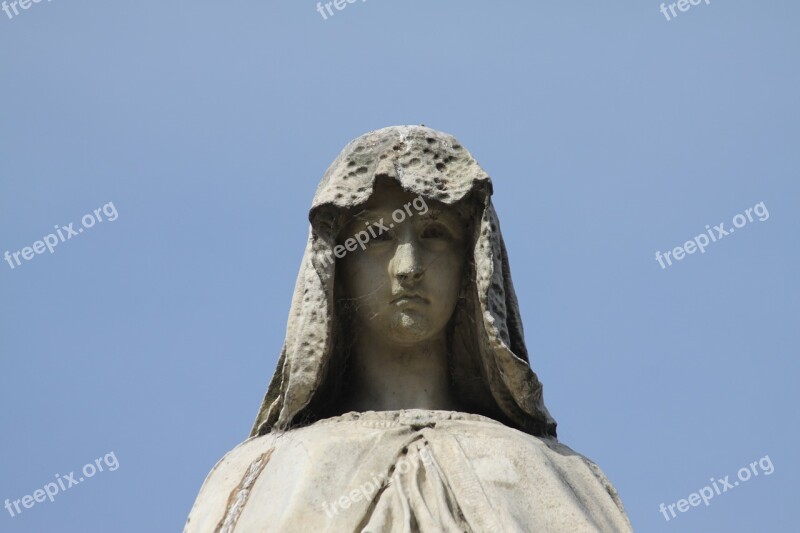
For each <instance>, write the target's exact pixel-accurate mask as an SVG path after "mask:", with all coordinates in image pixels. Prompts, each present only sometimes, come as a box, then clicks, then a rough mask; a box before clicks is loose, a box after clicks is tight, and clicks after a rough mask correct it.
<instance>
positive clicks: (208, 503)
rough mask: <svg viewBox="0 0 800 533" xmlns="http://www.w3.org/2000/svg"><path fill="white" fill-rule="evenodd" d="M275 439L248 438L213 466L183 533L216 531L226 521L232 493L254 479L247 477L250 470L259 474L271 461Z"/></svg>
mask: <svg viewBox="0 0 800 533" xmlns="http://www.w3.org/2000/svg"><path fill="white" fill-rule="evenodd" d="M275 440H276V439H275V436H274V435H264V436H261V437H252V438H249V439H247V440H246V441H244V442H242V443H241V444H239V445H238V446H236V447H235V448H234V449H232V450H231V451H229V452H228V453H226V454H225V455H224V456H223V457H222V459H220V460H219V461H218V462H217V464H216V465H214V468H212V469H211V472H209V473H208V476H206V479H205V481H204V482H203V486H202V488H201V489H200V493H199V494H198V495H197V499H196V500H195V502H194V505H193V506H192V510H191V512H190V513H189V518H188V519H187V520H186V526H185V527H184V533H194V532H201V531H202V532H205V531H215V530H216V527H217V525H218V524H219V522H220V520H221V519H222V518H224V517H223V514H224V513H225V510H226V508H227V507H228V499H229V498H230V497H231V494H233V493H234V492H235V491H236V490H237V489H238V488H239V485H241V484H242V483H246V482H247V479H248V478H249V477H251V476H248V475H247V474H248V471H249V470H258V471H260V468H263V465H264V464H266V462H267V461H268V457H267V456H268V455H269V454H271V453H272V450H273V448H274V446H275ZM254 474H255V475H257V473H255V472H254Z"/></svg>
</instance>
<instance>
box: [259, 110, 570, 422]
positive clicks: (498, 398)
mask: <svg viewBox="0 0 800 533" xmlns="http://www.w3.org/2000/svg"><path fill="white" fill-rule="evenodd" d="M376 179H390V180H394V181H395V182H396V183H398V184H399V185H400V186H401V187H402V188H403V189H405V190H407V191H408V192H410V193H411V194H415V195H418V196H421V197H423V198H424V199H426V200H435V201H438V202H441V203H443V204H446V205H456V204H458V203H459V202H466V201H469V202H473V203H474V205H475V206H476V209H475V211H474V214H473V216H474V219H473V224H472V225H471V227H472V228H473V235H472V237H471V241H470V244H471V248H470V253H471V256H470V257H469V259H470V260H471V261H470V263H471V266H470V268H469V269H467V270H466V271H467V275H469V276H470V279H469V283H468V284H467V285H466V286H465V289H464V293H463V297H462V298H461V299H460V300H459V304H458V306H457V309H456V312H455V313H454V317H453V319H452V322H451V324H452V329H451V331H450V335H449V339H450V347H449V350H450V351H449V366H450V372H451V378H452V387H453V391H454V392H455V394H456V396H457V397H458V399H459V401H460V402H461V403H462V405H464V409H465V410H467V411H468V412H472V413H476V414H481V415H484V416H488V417H490V418H494V419H495V420H498V421H500V422H502V423H504V424H507V425H509V426H512V427H516V428H518V429H520V430H522V431H525V432H527V433H529V434H532V435H535V436H540V437H553V438H555V436H556V422H555V420H553V418H552V417H551V416H550V414H549V413H548V411H547V408H546V407H545V405H544V400H543V398H542V385H541V383H540V382H539V379H538V378H537V376H536V374H535V373H534V372H533V370H532V369H531V366H530V362H529V358H528V352H527V350H526V348H525V339H524V336H523V331H522V321H521V318H520V313H519V306H518V305H517V299H516V294H515V292H514V286H513V284H512V282H511V271H510V267H509V262H508V256H507V254H506V248H505V244H504V242H503V237H502V234H501V233H500V225H499V223H498V219H497V215H496V213H495V211H494V208H493V207H492V202H491V195H492V184H491V180H490V178H489V176H488V175H487V174H486V172H484V171H483V169H482V168H481V167H480V166H479V165H478V164H477V162H476V161H475V159H474V158H473V157H472V155H471V154H470V153H469V152H468V151H467V150H466V149H465V148H464V147H463V146H461V144H460V143H459V142H458V141H457V140H456V139H455V138H454V137H452V136H451V135H448V134H445V133H442V132H439V131H436V130H433V129H430V128H426V127H424V126H393V127H388V128H383V129H380V130H376V131H372V132H370V133H367V134H365V135H362V136H361V137H359V138H357V139H355V140H354V141H352V142H351V143H349V144H348V145H347V146H346V147H345V148H344V150H343V151H342V152H341V154H339V156H338V157H337V158H336V160H335V161H334V162H333V163H332V164H331V166H330V167H329V168H328V170H327V171H326V173H325V175H324V177H323V178H322V181H321V182H320V184H319V187H318V188H317V192H316V195H315V197H314V201H313V204H312V207H311V210H310V212H309V221H310V224H311V225H310V229H309V237H308V243H307V246H306V249H305V254H304V256H303V260H302V264H301V267H300V273H299V275H298V277H297V282H296V285H295V290H294V296H293V298H292V306H291V311H290V314H289V320H288V326H287V331H286V340H285V342H284V346H283V350H282V352H281V356H280V359H279V361H278V367H277V369H276V370H275V374H274V375H273V377H272V380H271V382H270V384H269V388H268V390H267V393H266V396H265V397H264V401H263V403H262V405H261V409H260V411H259V413H258V416H257V418H256V421H255V425H254V426H253V429H252V432H251V436H257V435H263V434H266V433H269V432H271V431H274V430H285V429H289V428H291V427H295V426H299V425H303V424H304V423H306V422H307V421H309V420H313V419H315V418H317V419H318V418H321V417H322V415H321V413H329V414H340V413H337V412H335V403H336V401H337V398H336V394H335V393H333V392H331V391H335V390H336V387H333V386H331V382H332V381H335V380H337V379H340V377H341V375H340V373H339V372H338V371H337V368H338V366H337V365H338V364H339V363H337V361H340V360H341V359H337V358H341V356H342V354H339V353H337V350H341V347H342V345H343V342H342V339H341V338H337V337H338V336H341V335H342V331H343V329H342V327H341V322H340V320H341V317H338V316H337V306H336V301H335V290H334V284H335V279H336V277H335V268H336V262H335V259H334V256H333V249H334V247H335V246H336V237H337V234H338V232H339V230H340V229H341V225H342V222H341V221H342V213H345V212H347V211H348V210H351V209H352V208H354V207H357V206H359V205H361V204H363V203H365V202H366V201H367V200H368V199H369V197H370V195H371V194H372V190H373V186H374V184H375V182H376Z"/></svg>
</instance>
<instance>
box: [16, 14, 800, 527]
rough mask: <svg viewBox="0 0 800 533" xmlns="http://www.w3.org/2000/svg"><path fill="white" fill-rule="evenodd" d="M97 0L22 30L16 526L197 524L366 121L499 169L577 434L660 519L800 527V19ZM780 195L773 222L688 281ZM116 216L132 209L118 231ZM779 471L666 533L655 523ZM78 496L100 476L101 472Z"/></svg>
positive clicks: (531, 294) (520, 256)
mask: <svg viewBox="0 0 800 533" xmlns="http://www.w3.org/2000/svg"><path fill="white" fill-rule="evenodd" d="M561 4H563V3H557V2H541V1H536V2H513V3H512V2H508V3H503V4H502V5H494V4H491V3H489V2H469V3H467V2H456V1H439V2H435V3H434V2H422V1H401V0H370V1H368V2H355V3H353V4H348V5H347V7H346V8H345V9H344V10H342V11H338V12H336V13H335V15H334V16H332V17H329V18H328V19H327V20H325V19H323V18H322V16H321V15H320V14H319V13H318V12H317V11H316V3H315V2H311V1H305V0H303V1H293V2H288V1H281V2H274V3H269V4H267V3H264V2H254V1H233V2H227V3H222V2H206V1H194V2H189V1H186V0H178V1H174V2H169V3H168V4H165V3H163V2H137V3H126V4H122V3H120V2H99V1H89V2H74V1H68V0H55V1H53V2H49V3H48V2H41V3H37V4H31V6H30V8H29V9H27V10H23V11H20V13H19V15H17V16H14V17H13V18H8V17H7V15H5V14H4V13H3V12H2V11H0V50H2V54H0V76H2V81H3V90H2V95H3V98H2V104H0V253H4V252H5V251H6V250H8V251H10V252H11V253H13V252H15V251H20V250H22V249H23V248H25V247H28V246H32V245H33V244H34V243H35V241H37V240H40V239H41V238H42V237H44V236H45V235H48V234H50V233H51V232H53V231H54V226H67V225H68V224H69V223H75V224H76V225H75V228H76V229H77V228H78V227H79V226H80V220H81V218H82V217H83V216H84V215H85V214H87V213H92V212H93V210H94V209H96V208H102V206H104V205H106V204H108V203H109V202H112V203H113V205H114V207H115V208H116V210H117V212H118V218H116V220H113V221H110V220H104V222H102V223H97V224H96V225H95V226H94V227H92V228H90V229H86V230H85V231H84V232H82V233H80V234H79V236H77V237H74V238H72V239H70V240H67V241H64V242H61V243H60V244H58V246H57V247H56V248H55V250H54V253H53V254H50V253H48V252H47V251H45V252H44V253H43V254H41V255H33V259H31V260H29V261H25V260H23V261H22V262H21V264H20V265H19V266H15V268H14V269H12V268H11V267H10V266H9V265H8V263H7V262H6V261H5V260H3V261H2V262H0V291H1V294H2V302H3V305H1V306H0V362H1V363H2V366H1V367H0V368H2V370H0V405H2V406H3V409H0V428H2V433H1V434H0V435H1V436H0V457H2V459H0V503H2V502H4V501H5V499H6V498H10V499H11V500H14V499H18V498H21V497H22V496H24V495H26V494H32V493H33V492H34V491H35V490H36V489H38V488H42V487H44V486H45V485H46V484H47V483H50V482H52V481H53V480H54V479H56V478H55V476H56V474H59V475H60V476H63V475H65V474H68V473H69V472H70V471H76V472H78V471H79V470H80V469H81V468H82V467H83V465H84V464H86V463H94V461H95V459H98V458H102V457H104V456H106V454H108V453H109V452H112V451H113V452H114V454H115V457H116V458H117V460H118V463H119V468H118V469H117V470H114V471H113V472H111V471H108V470H106V471H104V472H102V473H98V474H97V475H95V476H94V477H93V478H91V479H87V480H85V481H84V482H82V483H80V484H78V485H77V486H73V487H71V488H70V489H68V490H66V491H63V492H62V493H61V494H59V495H57V496H56V497H55V500H54V501H53V502H50V501H45V502H42V503H36V504H35V505H34V506H33V507H32V508H30V509H24V511H23V512H22V513H21V514H20V515H18V516H15V517H13V518H12V517H11V516H10V515H9V513H8V512H7V511H6V510H5V509H0V531H3V532H6V531H8V532H11V533H17V532H26V533H27V532H36V533H39V532H41V531H70V532H71V531H76V532H78V531H80V532H82V533H84V532H85V533H89V532H106V531H115V532H119V533H127V532H139V531H158V532H161V531H163V532H170V531H179V530H180V529H181V528H182V526H183V522H184V520H185V518H186V516H187V514H188V511H189V508H190V507H191V505H192V502H193V501H194V497H195V495H196V494H197V491H198V489H199V487H200V485H201V483H202V481H203V479H204V477H205V475H206V474H207V473H208V471H209V469H210V468H211V467H212V466H213V464H214V463H215V462H216V461H217V460H218V459H219V458H220V457H221V456H222V455H223V454H224V453H225V452H226V451H228V450H229V449H231V448H232V447H234V446H235V445H236V444H237V443H239V442H240V441H241V440H243V439H244V438H245V437H246V436H247V433H248V431H249V428H250V425H251V423H252V421H253V418H254V417H255V415H256V411H257V408H258V406H259V403H260V400H261V397H262V395H263V393H264V390H265V389H266V384H267V381H268V380H269V378H270V376H271V374H272V371H273V369H274V367H275V362H276V359H277V355H278V353H279V350H280V346H281V344H282V340H283V334H284V328H285V323H286V318H287V313H288V309H289V303H290V298H291V291H292V287H293V284H294V279H295V276H296V274H297V269H298V266H299V263H300V258H301V256H302V252H303V248H304V246H305V240H306V235H307V218H306V217H307V210H308V207H309V205H310V202H311V198H312V196H313V193H314V190H315V188H316V185H317V182H318V180H319V178H320V177H321V176H322V174H323V172H324V171H325V169H326V168H327V166H328V164H329V163H330V162H331V161H332V160H333V158H334V157H335V156H336V155H337V154H338V152H339V151H340V150H341V148H342V147H343V146H344V145H345V144H346V143H347V142H348V141H349V140H351V139H352V138H354V137H356V136H357V135H359V134H361V133H364V132H366V131H369V130H372V129H376V128H380V127H383V126H388V125H393V124H420V123H424V124H426V125H428V126H430V127H433V128H436V129H440V130H443V131H446V132H449V133H452V134H454V135H456V136H457V137H458V138H459V140H460V141H461V142H462V143H463V144H464V145H465V146H466V147H467V148H469V150H470V151H471V152H472V153H473V155H474V156H475V157H476V158H477V159H478V161H479V162H480V163H481V165H482V166H483V167H484V168H485V169H486V171H487V172H488V173H489V174H490V175H491V176H492V178H493V180H494V185H495V199H494V201H495V205H496V208H497V210H498V213H499V216H500V221H501V225H502V229H503V234H504V237H505V239H506V244H507V246H508V249H509V256H510V260H511V267H512V271H513V274H514V283H515V286H516V289H517V293H518V297H519V300H520V305H521V308H522V315H523V320H524V324H525V332H526V337H527V344H528V349H529V351H530V353H531V357H532V361H533V366H534V368H535V370H536V371H537V373H538V374H539V377H540V378H541V380H542V382H543V383H544V386H545V400H546V402H547V405H548V407H549V409H550V411H551V413H552V414H553V416H554V417H555V418H556V420H557V421H558V423H559V436H560V438H561V440H562V441H563V442H564V443H565V444H567V445H569V446H571V447H572V448H574V449H575V450H577V451H579V452H581V453H583V454H585V455H586V456H588V457H590V458H592V459H593V460H595V461H596V462H597V463H598V464H599V465H600V466H601V467H602V469H603V470H604V471H605V473H606V474H607V475H608V477H609V478H610V479H611V480H612V482H613V483H614V484H615V486H616V488H617V489H618V491H619V493H620V495H621V497H622V499H623V501H624V503H625V506H626V508H627V510H628V513H629V515H630V517H631V520H632V521H633V524H634V526H635V527H636V530H637V531H645V532H699V531H703V532H716V531H720V532H721V531H725V532H748V533H749V532H752V531H770V532H784V531H792V530H793V528H792V526H793V525H794V524H795V523H796V520H795V518H794V516H793V515H790V511H791V510H792V509H793V508H794V507H795V504H796V502H795V500H796V497H795V495H796V494H797V490H796V487H795V483H796V480H797V479H800V459H798V457H797V452H796V442H797V440H798V437H799V435H798V430H797V427H798V422H800V421H799V420H798V410H797V407H796V406H797V404H798V399H799V398H798V390H797V384H796V381H797V377H798V370H799V368H798V362H797V356H798V353H800V351H799V350H798V344H799V342H800V335H799V334H798V319H799V318H800V313H799V312H798V311H799V310H798V307H799V302H800V294H799V292H800V291H798V284H797V281H796V280H797V272H798V266H799V265H798V259H800V256H799V255H798V251H797V243H798V239H797V235H798V231H799V230H800V224H798V217H797V213H798V212H799V210H798V207H799V206H798V200H800V186H799V185H798V168H800V165H799V164H798V163H800V161H799V159H800V152H799V151H798V149H797V147H798V143H799V142H800V105H798V98H797V95H798V94H800V72H799V71H798V69H797V65H798V59H799V57H798V56H799V55H800V54H798V52H800V49H799V46H798V45H800V34H798V32H797V26H798V15H800V7H798V5H797V3H796V2H790V1H788V0H780V1H776V2H770V3H756V2H752V1H751V2H745V1H733V0H731V1H726V2H722V1H717V0H714V1H712V2H711V3H710V4H706V3H705V2H703V3H701V4H699V5H697V6H693V7H691V8H690V9H689V10H688V11H686V12H679V15H678V17H676V18H674V19H673V20H671V21H667V20H666V18H665V17H664V15H662V14H661V13H660V12H659V5H660V3H659V2H655V1H647V2H643V1H637V2H633V1H627V2H618V3H613V2H586V1H579V2H573V3H569V4H568V5H561ZM759 202H764V205H765V206H766V208H767V209H768V211H769V215H770V216H769V218H768V219H767V220H765V221H763V222H760V221H758V219H757V218H756V219H755V220H754V221H753V222H752V223H748V224H747V225H745V226H744V227H742V228H740V229H737V231H736V233H733V234H731V235H729V236H726V237H725V238H724V239H722V240H720V241H718V242H715V243H713V244H711V245H709V246H708V248H707V249H706V252H705V253H703V254H700V253H694V254H692V255H688V256H686V257H685V258H684V259H683V260H681V261H680V262H677V263H675V264H674V265H672V266H670V267H668V268H666V269H662V268H661V267H660V266H659V263H658V262H657V261H656V259H655V252H656V251H660V252H662V253H664V252H665V251H667V250H672V249H673V248H674V247H676V246H679V245H683V243H684V242H686V241H688V240H690V239H692V238H694V237H695V236H696V235H698V234H700V233H703V232H704V231H705V226H706V225H707V224H708V225H710V226H714V225H717V224H719V223H720V222H725V223H726V227H731V220H732V219H733V217H734V216H735V215H737V214H739V213H744V212H745V210H746V209H747V208H752V207H753V206H754V205H756V204H758V203H759ZM106 218H107V217H106ZM767 455H768V456H769V457H770V459H771V461H772V464H773V465H774V472H773V473H772V474H771V475H769V476H765V475H760V476H758V477H754V478H752V479H750V480H749V481H747V482H746V483H742V484H740V486H737V487H736V488H735V490H732V491H729V492H727V493H724V494H721V495H719V496H717V497H715V498H714V499H712V500H711V503H710V505H709V506H708V507H706V506H704V505H701V506H699V507H692V508H691V509H690V510H689V511H688V512H685V513H679V514H678V515H677V517H676V518H674V519H671V520H670V521H669V522H667V521H666V520H665V519H664V517H663V516H662V514H660V513H659V510H658V509H659V505H660V504H661V503H662V502H663V503H665V504H669V503H674V502H677V501H678V500H680V499H681V498H687V497H688V496H689V495H690V494H691V493H693V492H696V491H698V490H699V489H701V488H702V487H703V486H706V485H708V484H709V483H710V479H711V478H715V479H720V478H723V477H724V476H725V475H730V476H731V480H733V479H735V475H736V472H737V471H738V470H739V469H740V468H741V467H746V466H748V465H749V464H750V463H751V462H754V461H757V460H758V459H760V458H762V457H764V456H767ZM76 477H77V476H76Z"/></svg>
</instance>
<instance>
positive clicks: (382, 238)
mask: <svg viewBox="0 0 800 533" xmlns="http://www.w3.org/2000/svg"><path fill="white" fill-rule="evenodd" d="M375 233H376V235H377V236H376V237H375V238H373V239H370V241H369V242H375V243H380V242H389V241H391V240H392V235H391V234H390V233H389V232H388V231H384V232H381V233H378V231H376V232H375Z"/></svg>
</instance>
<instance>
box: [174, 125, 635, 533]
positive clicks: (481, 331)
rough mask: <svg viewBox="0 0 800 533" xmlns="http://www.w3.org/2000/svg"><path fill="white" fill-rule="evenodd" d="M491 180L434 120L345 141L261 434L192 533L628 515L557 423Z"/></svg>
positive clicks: (218, 472) (566, 526) (314, 214)
mask: <svg viewBox="0 0 800 533" xmlns="http://www.w3.org/2000/svg"><path fill="white" fill-rule="evenodd" d="M491 194H492V185H491V182H490V180H489V177H488V176H487V175H486V173H485V172H484V171H483V170H482V169H481V168H480V167H479V166H478V164H477V163H476V162H475V160H474V159H473V158H472V156H471V155H470V154H469V152H467V150H466V149H465V148H464V147H462V146H461V145H460V144H459V143H458V141H457V140H456V139H455V138H453V137H451V136H450V135H447V134H444V133H441V132H438V131H435V130H432V129H429V128H426V127H422V126H399V127H389V128H384V129H381V130H377V131H373V132H370V133H367V134H366V135H363V136H361V137H359V138H358V139H356V140H354V141H353V142H351V143H350V144H348V145H347V146H346V147H345V149H344V150H343V151H342V153H341V154H340V155H339V157H338V158H337V159H336V160H335V161H334V162H333V164H332V165H331V166H330V168H329V169H328V171H327V172H326V173H325V176H324V177H323V179H322V182H321V183H320V185H319V187H318V189H317V193H316V196H315V198H314V202H313V205H312V207H311V211H310V213H309V220H310V222H311V227H310V231H309V238H308V244H307V247H306V251H305V256H304V257H303V262H302V265H301V268H300V274H299V276H298V278H297V284H296V287H295V292H294V297H293V300H292V307H291V311H290V315H289V322H288V327H287V333H286V341H285V344H284V347H283V351H282V353H281V356H280V360H279V361H278V368H277V369H276V371H275V374H274V376H273V378H272V380H271V382H270V384H269V389H268V390H267V394H266V397H265V398H264V402H263V405H262V406H261V410H260V411H259V413H258V416H257V418H256V421H255V425H254V427H253V430H252V433H251V435H250V438H249V439H248V440H246V441H245V442H243V443H242V444H240V445H239V446H237V447H236V448H235V449H234V450H233V451H231V452H229V453H228V454H227V455H225V457H223V458H222V460H221V461H220V462H219V463H217V465H216V466H215V467H214V469H213V470H212V471H211V473H210V474H209V475H208V478H207V479H206V481H205V483H204V485H203V487H202V489H201V490H200V494H199V495H198V497H197V500H196V502H195V504H194V507H193V508H192V511H191V514H190V516H189V519H188V521H187V523H186V528H185V530H184V531H185V533H262V532H273V531H274V532H281V533H286V532H313V533H323V532H335V533H351V532H367V533H401V532H402V533H411V532H423V533H433V532H437V533H438V532H448V533H450V532H452V533H456V532H459V533H461V532H475V533H482V532H524V533H530V532H540V531H541V532H565V533H567V532H568V533H575V532H589V531H591V532H594V531H602V532H616V531H632V529H631V525H630V522H629V521H628V518H627V516H626V515H625V511H624V509H623V507H622V503H621V501H620V499H619V497H618V496H617V493H616V491H615V490H614V488H613V487H612V485H611V483H610V482H609V481H608V479H606V477H605V476H604V475H603V473H602V472H601V471H600V469H599V468H598V467H597V466H596V465H595V464H594V463H592V462H591V461H590V460H588V459H586V458H585V457H583V456H582V455H579V454H577V453H576V452H574V451H572V450H571V449H569V448H568V447H566V446H564V445H563V444H561V443H559V442H558V441H557V439H556V423H555V421H554V420H553V418H552V417H551V416H550V414H549V413H548V411H547V409H546V408H545V405H544V401H543V399H542V385H541V384H540V383H539V380H538V378H537V376H536V374H534V372H533V371H532V370H531V367H530V364H529V360H528V353H527V350H526V348H525V340H524V337H523V332H522V321H521V319H520V314H519V308H518V306H517V301H516V295H515V293H514V287H513V285H512V283H511V274H510V268H509V262H508V256H507V254H506V248H505V244H504V242H503V238H502V235H501V233H500V226H499V223H498V220H497V216H496V214H495V211H494V208H493V207H492V203H491Z"/></svg>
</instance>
